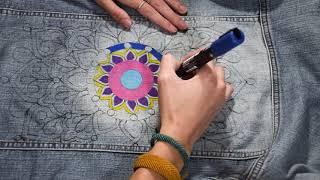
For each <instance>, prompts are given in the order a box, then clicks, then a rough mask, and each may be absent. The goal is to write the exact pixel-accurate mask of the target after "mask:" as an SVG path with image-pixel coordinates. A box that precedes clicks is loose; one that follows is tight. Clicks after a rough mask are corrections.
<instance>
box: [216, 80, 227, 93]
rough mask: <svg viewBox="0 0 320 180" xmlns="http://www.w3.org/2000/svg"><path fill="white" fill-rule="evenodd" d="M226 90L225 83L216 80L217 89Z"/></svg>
mask: <svg viewBox="0 0 320 180" xmlns="http://www.w3.org/2000/svg"><path fill="white" fill-rule="evenodd" d="M226 88H227V85H226V83H225V82H224V81H223V80H218V82H217V89H219V90H222V91H225V90H226Z"/></svg>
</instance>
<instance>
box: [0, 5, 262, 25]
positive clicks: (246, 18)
mask: <svg viewBox="0 0 320 180" xmlns="http://www.w3.org/2000/svg"><path fill="white" fill-rule="evenodd" d="M0 14H2V15H16V16H43V17H52V18H65V19H81V20H107V21H113V19H112V18H111V17H110V16H107V15H96V14H76V13H62V12H46V11H25V10H18V9H11V8H0ZM132 18H133V20H135V21H144V20H145V19H144V18H143V17H141V16H134V17H132ZM182 18H183V19H184V20H186V21H188V20H194V21H197V22H198V21H201V20H203V21H230V22H257V21H258V18H259V17H258V16H209V17H198V16H188V17H182Z"/></svg>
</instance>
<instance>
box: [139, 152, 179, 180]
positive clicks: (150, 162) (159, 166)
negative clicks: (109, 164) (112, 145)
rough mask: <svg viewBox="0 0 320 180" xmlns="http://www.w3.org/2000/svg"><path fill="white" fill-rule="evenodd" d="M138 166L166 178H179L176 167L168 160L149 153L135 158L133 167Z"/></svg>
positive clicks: (177, 179) (176, 179)
mask: <svg viewBox="0 0 320 180" xmlns="http://www.w3.org/2000/svg"><path fill="white" fill-rule="evenodd" d="M138 168H147V169H150V170H152V171H154V172H156V173H157V174H159V175H161V176H162V177H164V178H166V179H168V180H181V176H180V174H179V171H178V169H177V168H176V167H175V166H174V165H173V164H172V163H171V162H170V161H168V160H166V159H163V158H160V157H159V156H156V155H152V154H149V153H146V154H143V155H141V156H139V157H138V158H137V159H136V160H135V162H134V166H133V169H134V170H137V169H138Z"/></svg>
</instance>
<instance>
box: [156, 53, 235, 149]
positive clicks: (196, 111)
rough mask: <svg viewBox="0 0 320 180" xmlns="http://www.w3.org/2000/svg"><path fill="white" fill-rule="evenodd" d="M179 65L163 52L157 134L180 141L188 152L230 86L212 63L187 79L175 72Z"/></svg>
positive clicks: (224, 99)
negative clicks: (158, 128)
mask: <svg viewBox="0 0 320 180" xmlns="http://www.w3.org/2000/svg"><path fill="white" fill-rule="evenodd" d="M180 64H181V62H179V61H177V60H175V58H174V57H173V56H172V55H170V54H166V55H164V57H163V58H162V62H161V64H160V75H159V79H158V81H159V82H158V83H159V106H160V118H161V128H160V133H162V134H166V135H169V136H170V137H172V138H174V139H175V140H177V141H178V142H180V143H182V144H183V145H184V146H185V147H186V149H187V151H189V153H190V152H191V150H192V146H193V144H194V143H195V142H196V140H198V139H199V138H200V136H201V135H202V134H203V132H204V131H205V130H206V129H207V127H208V126H209V124H210V122H211V120H212V119H213V117H214V116H215V115H216V114H217V113H218V111H219V110H220V108H221V107H222V105H223V104H224V103H225V101H226V100H228V99H229V98H230V96H231V94H232V92H233V88H232V87H231V86H230V85H229V84H228V83H226V82H225V79H224V69H223V67H221V66H217V65H214V64H213V62H209V63H207V64H206V65H205V66H204V67H202V68H201V69H200V70H199V71H198V72H197V74H196V75H195V76H194V77H192V78H191V79H188V80H182V79H180V78H179V77H178V76H177V75H176V73H175V71H176V70H177V69H178V68H179V67H180Z"/></svg>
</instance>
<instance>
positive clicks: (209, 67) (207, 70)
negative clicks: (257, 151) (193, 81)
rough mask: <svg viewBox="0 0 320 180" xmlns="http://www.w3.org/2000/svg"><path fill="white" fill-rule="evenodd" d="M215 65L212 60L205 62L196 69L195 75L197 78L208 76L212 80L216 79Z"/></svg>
mask: <svg viewBox="0 0 320 180" xmlns="http://www.w3.org/2000/svg"><path fill="white" fill-rule="evenodd" d="M215 71H216V70H215V65H214V63H213V62H212V61H210V62H208V63H207V64H205V65H204V66H203V67H201V68H200V69H199V71H198V73H197V74H196V75H195V77H196V76H198V77H199V78H210V79H212V80H214V79H216V72H215Z"/></svg>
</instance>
